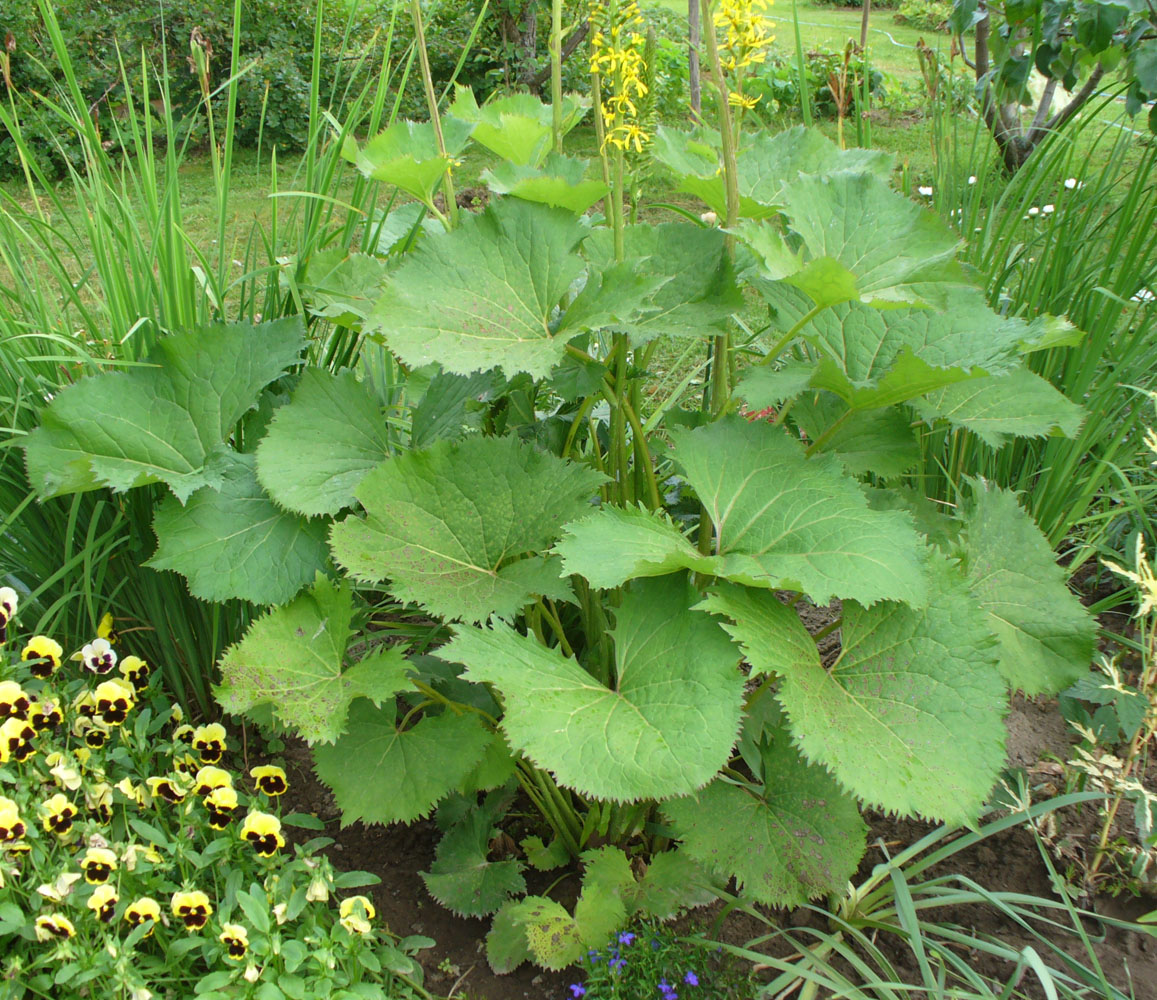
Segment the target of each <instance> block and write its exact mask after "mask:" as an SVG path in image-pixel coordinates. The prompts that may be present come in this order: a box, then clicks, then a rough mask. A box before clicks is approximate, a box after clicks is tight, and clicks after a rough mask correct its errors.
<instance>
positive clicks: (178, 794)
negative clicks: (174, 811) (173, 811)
mask: <svg viewBox="0 0 1157 1000" xmlns="http://www.w3.org/2000/svg"><path fill="white" fill-rule="evenodd" d="M145 784H146V785H148V786H149V791H150V792H151V793H152V795H153V797H154V798H158V799H164V801H166V802H168V803H169V804H170V805H176V804H177V803H178V802H184V801H185V795H186V794H187V793H186V791H185V789H184V788H183V787H181V786H180V785H179V784H177V782H176V780H175V779H173V778H146V779H145Z"/></svg>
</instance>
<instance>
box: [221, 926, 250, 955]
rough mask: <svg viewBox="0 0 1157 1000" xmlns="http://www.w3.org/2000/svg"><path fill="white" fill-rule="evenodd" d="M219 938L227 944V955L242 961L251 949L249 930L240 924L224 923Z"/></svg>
mask: <svg viewBox="0 0 1157 1000" xmlns="http://www.w3.org/2000/svg"><path fill="white" fill-rule="evenodd" d="M217 940H218V941H220V942H221V943H222V944H223V945H224V946H225V957H226V958H228V959H230V960H231V961H234V962H240V961H241V960H242V959H243V958H245V955H246V954H247V953H248V951H249V932H248V931H246V930H245V928H244V927H242V926H241V925H240V924H222V925H221V933H220V934H219V935H218V936H217Z"/></svg>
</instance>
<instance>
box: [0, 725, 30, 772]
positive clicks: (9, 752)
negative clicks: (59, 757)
mask: <svg viewBox="0 0 1157 1000" xmlns="http://www.w3.org/2000/svg"><path fill="white" fill-rule="evenodd" d="M35 738H36V730H35V729H33V728H32V723H31V722H28V721H27V720H25V719H18V718H16V716H14V715H13V716H10V717H9V718H7V719H5V720H4V722H3V723H2V724H0V764H7V763H8V761H10V760H16V761H18V762H19V761H25V760H27V759H28V758H29V757H31V756H32V755H33V754H34V753H36V747H34V746H33V745H32V741H33V740H34V739H35Z"/></svg>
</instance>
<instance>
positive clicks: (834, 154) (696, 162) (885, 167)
mask: <svg viewBox="0 0 1157 1000" xmlns="http://www.w3.org/2000/svg"><path fill="white" fill-rule="evenodd" d="M745 139H746V141H745V143H744V145H743V146H741V147H740V149H739V152H738V155H737V163H738V167H739V216H740V218H756V219H759V218H767V217H769V216H772V215H775V214H776V213H777V212H778V210H779V209H778V206H779V203H780V201H781V198H782V194H783V187H784V184H785V183H786V182H788V181H791V180H794V179H795V177H796V176H797V175H799V174H800V173H805V174H824V173H830V172H832V171H834V170H849V171H865V172H868V173H873V174H876V175H878V176H879V177H881V178H883V179H885V180H886V179H887V178H888V176H889V173H890V172H891V167H892V157H891V155H889V154H887V153H881V152H877V151H875V150H867V149H848V150H841V149H840V148H839V147H838V146H837V145H836V144H835V143H834V142H832V141H831V140H830V139H828V138H827V137H826V136H825V135H823V133H821V132H819V131H816V130H812V129H805V128H804V127H803V126H796V127H795V128H790V129H787V130H785V131H783V132H777V133H774V134H771V133H768V132H766V131H760V132H757V133H756V134H755V136H754V137H750V136H747V137H745ZM714 142H716V143H717V142H718V140H717V139H715V140H714ZM652 149H653V155H654V156H655V158H656V159H657V160H658V161H659V162H660V163H662V164H663V165H664V166H666V167H667V168H668V169H669V170H671V171H672V172H673V173H674V174H675V175H676V177H677V178H678V183H679V190H680V191H686V192H687V193H689V194H693V195H696V196H697V197H699V198H701V199H702V200H703V201H704V202H706V204H707V205H708V207H709V208H711V209H712V210H713V211H714V212H715V213H716V214H717V215H718V216H719V217H720V218H725V217H726V215H727V193H726V190H725V187H724V182H723V176H722V172H721V171H720V155H719V152H718V150H717V149H716V147H715V145H714V144H713V143H712V141H711V138H709V137H705V136H700V135H693V134H689V133H686V132H679V131H677V130H675V129H669V128H659V129H658V130H657V132H656V135H655V141H654V144H653V147H652Z"/></svg>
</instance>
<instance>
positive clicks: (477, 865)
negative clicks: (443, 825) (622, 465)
mask: <svg viewBox="0 0 1157 1000" xmlns="http://www.w3.org/2000/svg"><path fill="white" fill-rule="evenodd" d="M493 830H494V822H493V819H492V817H491V816H489V815H488V814H487V813H486V812H485V811H484V810H474V811H473V812H471V813H469V814H468V815H467V816H466V817H465V819H463V820H462V822H460V823H459V824H458V825H457V826H455V827H454V828H453V829H451V830H450V831H449V832H447V833H446V834H445V836H443V837H442V839H441V840H440V841H439V842H438V849H437V852H436V853H435V856H434V863H433V864H432V865H431V866H430V870H429V871H428V872H421V873H420V874H421V876H422V881H423V882H425V883H426V888H427V890H429V893H430V895H431V896H433V897H434V898H435V899H436V900H437V901H438V902H439V903H441V904H442V905H443V906H444V907H446V909H448V910H450V911H451V912H452V913H455V914H457V915H458V916H460V917H483V916H486V915H487V914H490V913H494V912H495V911H496V910H498V909H499V908H500V907H501V906H502V904H503V903H504V902H506V900H507V899H508V898H509V897H511V896H520V895H522V893H524V892H526V880H525V879H524V878H523V877H522V862H521V861H518V860H516V859H515V860H509V861H492V860H490V857H489V854H490V837H491V833H492V831H493Z"/></svg>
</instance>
